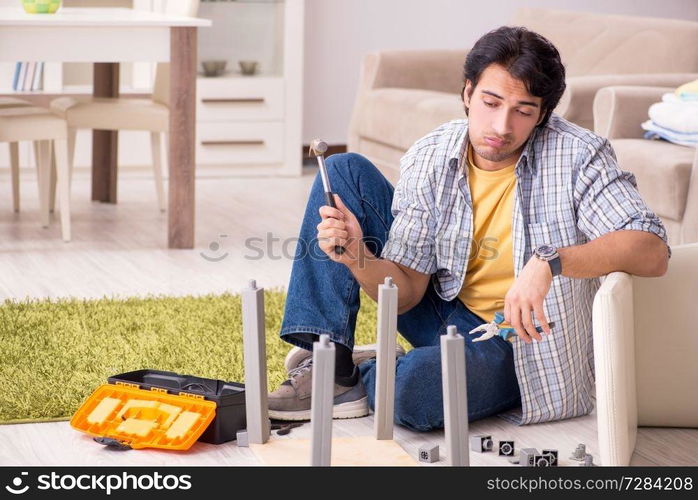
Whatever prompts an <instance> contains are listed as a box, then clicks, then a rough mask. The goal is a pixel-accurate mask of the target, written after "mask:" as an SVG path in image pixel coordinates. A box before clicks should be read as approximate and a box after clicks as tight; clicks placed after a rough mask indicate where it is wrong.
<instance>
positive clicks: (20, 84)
mask: <svg viewBox="0 0 698 500" xmlns="http://www.w3.org/2000/svg"><path fill="white" fill-rule="evenodd" d="M26 77H27V63H25V62H21V63H19V75H18V77H17V88H16V89H15V90H17V91H22V90H23V88H24V79H25V78H26Z"/></svg>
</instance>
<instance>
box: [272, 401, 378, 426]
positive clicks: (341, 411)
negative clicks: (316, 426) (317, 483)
mask: <svg viewBox="0 0 698 500" xmlns="http://www.w3.org/2000/svg"><path fill="white" fill-rule="evenodd" d="M366 415H368V397H366V396H364V397H363V398H361V399H358V400H356V401H349V402H347V403H341V404H338V405H334V406H333V407H332V418H333V419H340V420H341V419H347V418H359V417H365V416H366ZM269 418H273V419H274V420H290V421H296V420H310V410H296V411H278V410H269Z"/></svg>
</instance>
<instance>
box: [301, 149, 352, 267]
mask: <svg viewBox="0 0 698 500" xmlns="http://www.w3.org/2000/svg"><path fill="white" fill-rule="evenodd" d="M326 152H327V143H326V142H325V141H321V140H320V139H314V140H313V142H311V143H310V151H309V154H311V155H314V156H315V157H316V158H317V163H318V166H319V167H320V178H321V179H322V188H323V189H324V191H325V201H326V202H327V205H329V206H331V207H332V208H337V205H335V203H334V197H333V196H332V187H331V186H330V177H329V176H328V175H327V166H326V165H325V157H324V154H325V153H326ZM334 251H335V253H336V254H337V255H342V254H343V253H344V247H341V246H339V245H336V246H335V247H334Z"/></svg>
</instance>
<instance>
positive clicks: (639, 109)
mask: <svg viewBox="0 0 698 500" xmlns="http://www.w3.org/2000/svg"><path fill="white" fill-rule="evenodd" d="M673 91H674V88H673V87H626V86H618V87H605V88H602V89H600V90H599V91H598V92H597V93H596V97H594V132H596V133H597V134H598V135H600V136H602V137H606V138H608V139H641V138H642V136H643V134H644V130H642V127H640V124H641V123H642V122H644V121H646V120H647V119H648V114H647V111H648V110H649V107H650V106H651V105H652V104H654V103H655V102H659V101H661V100H662V95H663V94H665V93H667V92H673Z"/></svg>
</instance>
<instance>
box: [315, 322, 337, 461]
mask: <svg viewBox="0 0 698 500" xmlns="http://www.w3.org/2000/svg"><path fill="white" fill-rule="evenodd" d="M310 398H311V399H310V404H311V408H310V427H311V433H312V436H311V441H310V447H311V449H312V455H311V457H310V464H311V465H313V466H324V467H327V466H329V465H330V461H331V458H332V406H333V404H332V403H333V401H334V344H333V343H332V342H330V336H329V335H320V341H319V342H313V387H312V394H311V396H310Z"/></svg>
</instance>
